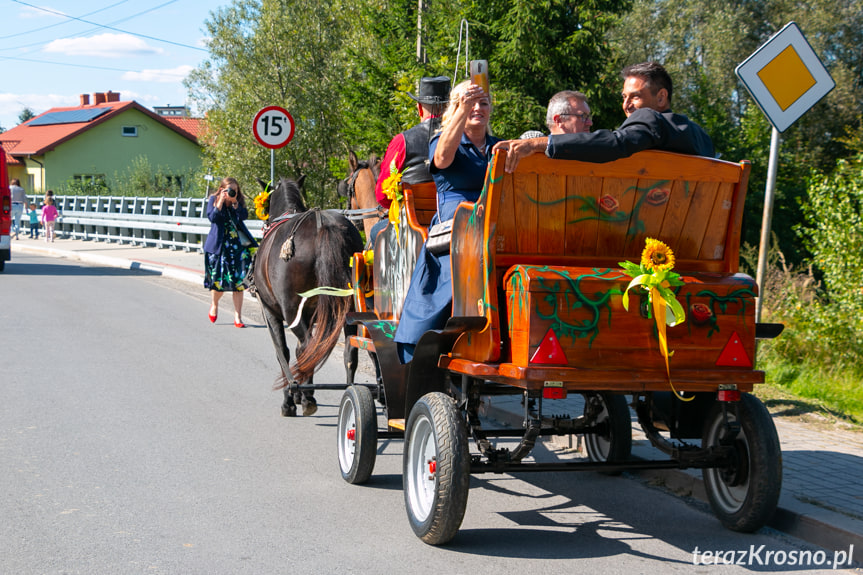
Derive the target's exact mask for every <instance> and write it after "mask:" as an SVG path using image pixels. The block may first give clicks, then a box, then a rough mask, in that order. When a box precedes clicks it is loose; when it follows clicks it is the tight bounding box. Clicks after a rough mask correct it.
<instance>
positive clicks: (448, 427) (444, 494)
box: [403, 392, 470, 545]
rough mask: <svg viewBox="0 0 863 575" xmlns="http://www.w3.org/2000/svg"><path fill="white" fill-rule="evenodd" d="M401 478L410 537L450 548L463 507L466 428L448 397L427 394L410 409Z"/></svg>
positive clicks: (466, 481) (467, 455) (467, 460)
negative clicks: (447, 544) (449, 543)
mask: <svg viewBox="0 0 863 575" xmlns="http://www.w3.org/2000/svg"><path fill="white" fill-rule="evenodd" d="M403 472H404V473H403V477H404V494H405V507H406V508H407V512H408V519H409V520H410V524H411V528H413V530H414V533H416V535H417V537H419V538H420V539H422V540H423V541H424V542H426V543H428V544H430V545H440V544H443V543H447V542H449V541H450V540H451V539H452V538H453V537H455V535H456V533H458V529H459V527H460V526H461V522H462V519H463V518H464V512H465V508H466V507H467V494H468V488H469V486H470V452H469V450H468V435H467V425H466V424H465V420H464V418H463V417H462V416H461V413H460V412H459V409H458V407H457V406H456V403H455V401H454V400H453V399H452V398H450V397H449V396H448V395H446V394H443V393H440V392H434V393H429V394H426V395H424V396H423V397H421V398H420V400H419V401H417V403H416V404H415V405H414V407H413V409H411V413H410V417H408V423H407V429H406V433H405V451H404V456H403Z"/></svg>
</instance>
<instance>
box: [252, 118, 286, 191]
mask: <svg viewBox="0 0 863 575" xmlns="http://www.w3.org/2000/svg"><path fill="white" fill-rule="evenodd" d="M252 132H254V134H255V139H256V140H258V143H259V144H261V145H262V146H264V147H265V148H269V149H270V183H272V181H273V179H274V178H275V175H274V171H275V167H274V166H275V159H276V158H275V156H276V152H275V151H276V149H278V148H283V147H285V146H286V145H288V142H290V141H291V139H292V138H293V137H294V118H293V117H292V116H291V115H290V114H289V113H288V111H287V110H285V109H284V108H280V107H279V106H267V107H266V108H262V109H261V110H259V111H258V113H257V114H256V115H255V120H254V121H253V122H252Z"/></svg>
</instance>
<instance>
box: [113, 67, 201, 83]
mask: <svg viewBox="0 0 863 575" xmlns="http://www.w3.org/2000/svg"><path fill="white" fill-rule="evenodd" d="M192 70H194V68H193V67H192V66H188V65H183V66H177V67H176V68H169V69H167V70H141V71H140V72H125V73H124V74H123V76H122V78H123V80H129V81H133V82H165V83H167V82H181V81H182V80H183V79H184V78H185V77H186V76H188V75H189V72H191V71H192Z"/></svg>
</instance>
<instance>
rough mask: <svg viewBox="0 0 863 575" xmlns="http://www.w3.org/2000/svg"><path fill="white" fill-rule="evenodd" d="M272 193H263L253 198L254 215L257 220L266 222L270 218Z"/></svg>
mask: <svg viewBox="0 0 863 575" xmlns="http://www.w3.org/2000/svg"><path fill="white" fill-rule="evenodd" d="M271 193H272V192H267V191H263V192H261V193H260V194H258V195H257V196H255V215H256V216H258V219H259V220H264V221H266V220H268V219H269V218H270V194H271Z"/></svg>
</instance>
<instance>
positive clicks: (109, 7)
mask: <svg viewBox="0 0 863 575" xmlns="http://www.w3.org/2000/svg"><path fill="white" fill-rule="evenodd" d="M128 1H129V0H120V1H119V2H115V3H114V4H111V5H110V6H105V7H104V8H99V9H98V10H93V11H92V12H87V13H86V14H83V15H82V17H84V16H92V15H93V14H98V13H99V12H104V11H105V10H110V9H111V8H114V7H115V6H119V5H120V4H125V3H126V2H128ZM68 23H69V22H55V23H54V24H48V25H47V26H42V27H41V28H32V29H30V30H25V31H24V32H16V33H15V34H9V35H7V36H0V40H7V39H9V38H17V37H18V36H26V35H27V34H32V33H33V32H41V31H42V30H47V29H49V28H54V27H56V26H62V25H63V24H68ZM112 24H116V22H112ZM39 43H40V44H41V42H39ZM31 46H32V44H31Z"/></svg>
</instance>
